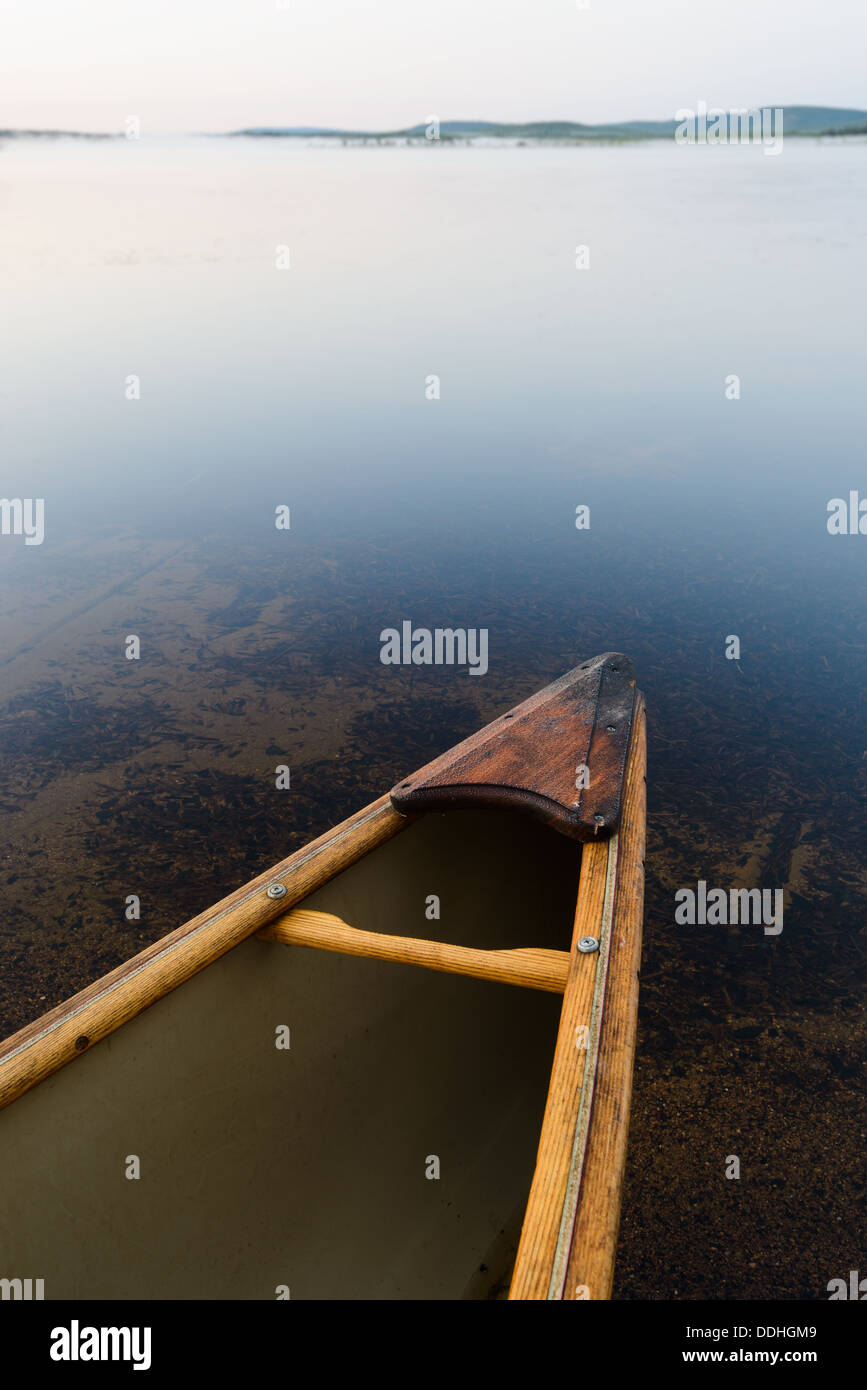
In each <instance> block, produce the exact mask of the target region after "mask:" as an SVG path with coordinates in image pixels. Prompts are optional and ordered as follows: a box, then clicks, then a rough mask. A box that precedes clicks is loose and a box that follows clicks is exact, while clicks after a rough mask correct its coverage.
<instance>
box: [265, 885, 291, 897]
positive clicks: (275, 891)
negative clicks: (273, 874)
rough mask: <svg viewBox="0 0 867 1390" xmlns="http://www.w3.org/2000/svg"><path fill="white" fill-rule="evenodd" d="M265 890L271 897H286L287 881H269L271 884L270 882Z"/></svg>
mask: <svg viewBox="0 0 867 1390" xmlns="http://www.w3.org/2000/svg"><path fill="white" fill-rule="evenodd" d="M265 891H266V893H267V895H268V897H269V898H285V896H286V884H285V883H269V884H268V887H267V888H266V890H265Z"/></svg>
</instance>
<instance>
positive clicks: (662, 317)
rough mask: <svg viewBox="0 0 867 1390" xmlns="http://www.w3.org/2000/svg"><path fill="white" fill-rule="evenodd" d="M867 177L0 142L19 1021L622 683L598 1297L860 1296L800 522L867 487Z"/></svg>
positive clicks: (810, 546)
mask: <svg viewBox="0 0 867 1390" xmlns="http://www.w3.org/2000/svg"><path fill="white" fill-rule="evenodd" d="M865 171H867V144H865V142H861V141H855V140H836V141H835V140H829V141H825V142H806V141H804V142H798V141H795V140H790V141H789V142H788V143H787V144H786V147H785V150H784V152H783V154H782V156H781V157H780V158H776V159H772V158H766V157H763V155H762V154H761V152H760V151H758V150H751V149H737V148H734V149H727V148H722V149H715V148H712V149H701V148H698V149H696V148H677V147H669V146H668V145H663V144H656V143H654V144H649V145H646V146H625V147H622V148H618V147H614V146H612V147H604V148H598V149H574V148H550V149H547V148H501V149H499V148H448V147H443V148H437V147H433V148H432V147H429V146H425V147H424V148H423V149H400V148H343V147H335V148H325V149H322V148H318V149H317V148H305V147H301V146H298V145H293V144H290V143H288V142H281V141H258V142H257V141H252V140H223V139H189V140H177V141H174V140H163V141H152V142H145V141H142V142H125V141H118V142H94V143H90V142H72V141H59V142H51V141H30V140H17V141H11V142H6V143H5V144H4V143H0V280H2V290H0V295H2V300H0V302H2V307H3V332H2V338H0V353H2V358H0V417H2V438H3V479H2V491H3V495H5V496H8V497H19V496H20V497H43V498H44V499H45V527H46V531H45V540H44V543H43V544H42V545H40V546H31V547H26V546H24V544H23V540H22V539H21V538H16V537H11V536H2V537H0V582H2V608H0V757H2V773H0V808H2V810H3V811H4V813H5V815H4V830H5V846H4V852H3V864H2V870H0V883H2V884H3V895H2V904H3V912H2V921H0V966H2V969H0V1033H2V1034H5V1033H7V1032H9V1031H11V1030H12V1029H13V1028H15V1027H18V1026H20V1025H21V1024H23V1023H24V1022H26V1021H28V1020H29V1019H31V1018H33V1017H35V1016H36V1015H38V1014H39V1013H41V1012H42V1011H44V1010H45V1009H46V1008H48V1007H50V1006H52V1005H53V1004H55V1003H57V1002H59V1001H60V1000H61V999H63V998H65V997H66V996H67V995H68V994H70V993H71V992H73V990H75V989H78V988H80V987H82V986H83V985H84V984H86V983H87V982H88V981H90V980H92V979H93V978H95V977H96V976H98V975H99V974H101V973H103V972H104V971H105V970H107V969H109V968H111V967H112V966H114V965H115V964H117V963H118V962H119V961H120V960H123V959H125V958H126V957H127V956H128V955H129V954H131V953H132V952H133V951H135V950H137V949H140V947H141V946H142V945H144V944H145V943H146V942H148V941H150V940H153V939H155V938H156V937H158V936H160V935H162V934H163V933H164V932H165V931H168V930H169V929H170V928H171V927H173V926H175V925H177V923H178V922H179V921H181V920H182V919H183V918H184V917H185V916H188V915H191V914H192V913H193V912H195V911H198V910H200V909H201V908H202V907H203V906H205V905H207V904H208V903H209V902H211V901H212V900H213V899H215V898H216V897H218V896H219V895H220V894H221V893H222V892H223V891H225V890H228V889H229V888H231V887H233V886H235V885H237V884H238V883H239V882H241V881H243V878H244V877H245V876H249V875H250V874H252V873H253V872H258V871H260V870H261V869H262V868H263V867H265V866H266V865H267V864H268V863H269V862H272V861H273V860H275V859H277V858H280V857H282V856H283V855H285V854H286V853H288V852H289V851H290V850H291V849H292V848H294V847H296V846H297V845H298V844H300V843H303V842H304V841H305V840H307V839H308V838H310V836H311V835H313V834H315V833H318V832H319V831H320V830H321V829H323V828H324V827H325V826H326V825H328V824H330V823H333V821H334V820H336V819H338V818H339V817H340V816H342V815H345V814H348V813H349V812H351V811H353V810H355V809H357V807H358V806H359V805H361V804H363V803H364V802H366V801H368V800H370V799H372V798H373V797H374V796H376V795H378V794H379V793H380V792H382V791H383V790H386V789H387V787H388V786H390V785H391V784H392V783H393V782H394V781H396V780H397V779H398V777H400V776H401V775H403V774H405V773H406V772H407V771H409V770H411V769H412V768H413V767H415V766H417V765H418V764H419V763H420V762H422V761H426V760H427V759H428V758H429V757H430V756H432V755H433V753H435V752H438V751H441V750H442V749H444V748H445V747H447V746H449V745H450V744H451V743H453V742H455V741H456V740H457V739H458V738H459V737H462V736H464V735H465V734H466V733H468V732H470V731H471V730H472V729H474V728H475V727H477V726H478V725H479V723H480V722H483V721H484V720H486V719H488V718H491V717H493V716H494V715H495V714H497V713H499V712H501V711H502V710H503V709H504V708H507V707H508V706H509V705H510V704H512V703H515V702H516V701H517V700H518V699H520V698H523V697H525V696H526V695H528V694H529V693H531V691H533V690H534V689H536V688H538V687H539V686H540V685H541V684H543V683H544V682H545V681H546V680H548V679H550V678H552V677H553V676H555V675H557V674H559V673H560V672H561V671H563V670H565V669H567V668H568V667H570V666H572V665H574V664H576V663H577V662H578V661H579V660H583V659H584V658H586V657H587V656H590V655H593V654H595V653H597V652H599V651H604V650H623V651H626V652H628V653H629V654H630V655H631V656H632V658H633V660H634V661H635V664H636V667H637V669H638V673H639V683H640V684H641V686H642V688H643V689H644V690H645V692H646V695H647V700H648V709H649V715H650V738H651V742H650V759H651V765H650V775H649V792H650V805H649V815H650V825H649V846H648V875H649V877H648V901H647V921H646V946H645V957H644V960H645V966H644V971H643V995H642V1013H641V1022H642V1027H641V1036H640V1043H639V1047H640V1051H639V1059H638V1066H637V1073H636V1096H635V1105H634V1113H633V1128H632V1138H631V1149H630V1160H629V1163H630V1166H629V1173H628V1184H627V1191H626V1195H625V1205H624V1221H623V1228H622V1249H621V1255H620V1259H619V1264H618V1275H617V1279H618V1282H617V1289H616V1292H617V1293H618V1295H619V1296H621V1297H631V1298H654V1297H673V1296H674V1297H690V1296H692V1297H746V1296H757V1297H785V1298H816V1297H823V1296H826V1295H825V1287H826V1285H827V1282H828V1280H829V1279H831V1278H834V1277H838V1276H841V1275H842V1276H847V1275H848V1271H849V1270H850V1269H855V1268H858V1267H859V1264H858V1261H859V1258H861V1259H863V1254H862V1251H863V1245H862V1220H861V1205H860V1201H861V1199H860V1189H861V1176H860V1174H861V1166H862V1160H861V1155H862V1154H863V1130H864V1118H865V1114H864V1102H863V1081H864V1073H863V1058H864V1056H865V1048H864V1041H865V1036H864V1035H865V1028H864V1018H863V1010H862V1000H863V987H864V980H865V953H867V938H865V927H864V922H865V920H867V918H865V907H867V871H865V867H864V856H863V849H862V847H863V839H864V830H863V820H864V805H865V789H867V738H865V734H864V714H865V700H864V694H863V687H864V676H865V655H864V652H865V649H864V611H865V602H864V600H865V590H867V582H865V575H867V537H863V536H847V537H831V536H829V535H828V533H827V529H826V517H827V512H826V508H827V503H828V501H829V499H831V498H832V497H848V493H849V491H850V489H860V491H861V493H862V495H863V496H865V497H867V469H865V464H864V445H863V440H864V434H865V393H864V388H863V381H864V376H865V365H867V363H865V357H867V353H865V346H864V335H863V327H862V319H863V304H864V300H865V289H867V255H865V251H867V218H865V203H867V179H865ZM578 245H586V246H588V247H589V251H590V267H589V269H587V270H582V271H579V270H576V268H575V249H576V246H578ZM280 246H288V248H289V257H290V268H289V269H288V270H281V269H278V268H277V267H276V265H275V256H276V254H277V248H278V247H280ZM730 374H737V375H738V376H739V377H740V380H741V398H740V399H739V400H729V399H727V398H726V394H725V381H726V378H727V377H728V376H729V375H730ZM133 375H134V376H137V377H138V378H139V379H140V399H138V400H128V399H127V398H126V383H127V380H128V378H129V377H131V376H133ZM431 375H436V376H437V377H438V378H439V382H440V399H438V400H428V399H426V380H427V379H428V378H429V377H430V376H431ZM278 504H286V505H288V506H290V507H291V514H292V526H291V531H290V532H277V531H276V530H275V528H274V524H273V518H274V508H275V507H276V506H277V505H278ZM579 504H586V505H588V506H589V507H590V516H591V524H590V529H589V530H588V531H577V530H576V529H575V525H574V516H575V508H576V506H578V505H579ZM403 618H411V619H413V621H414V622H415V623H417V624H419V625H422V626H428V627H435V626H471V627H486V628H488V630H489V633H490V639H489V640H490V671H489V673H488V674H487V675H486V676H485V677H484V678H481V679H470V678H469V677H468V676H467V674H466V672H465V671H464V672H460V671H456V670H454V669H448V668H420V669H416V670H414V671H412V672H410V671H408V670H406V669H401V668H386V667H383V666H382V665H381V663H380V662H379V633H380V630H381V629H382V628H383V627H386V626H391V625H393V624H397V623H399V622H400V620H401V619H403ZM128 633H136V634H138V635H139V636H140V638H141V642H142V659H141V660H140V661H139V662H128V661H126V660H125V659H124V656H123V642H124V638H125V637H126V635H127V634H128ZM730 634H736V635H738V636H739V637H740V640H741V659H740V661H729V660H726V658H725V641H726V638H727V637H728V636H729V635H730ZM278 762H287V763H289V764H290V765H291V767H292V772H293V789H292V792H291V793H289V794H278V793H276V792H275V791H274V789H273V768H274V766H275V764H276V763H278ZM699 878H704V879H706V880H707V881H708V882H710V883H712V884H720V885H724V886H726V887H728V886H747V887H748V886H764V887H784V888H785V890H786V915H785V927H784V931H783V933H782V935H781V936H779V937H777V938H765V937H763V936H762V935H761V933H760V932H758V931H757V930H756V929H754V928H730V929H725V928H710V927H705V928H698V927H695V928H688V927H687V928H677V927H675V926H674V893H675V891H676V889H677V888H679V887H682V886H689V885H690V884H692V885H695V882H696V880H697V879H699ZM130 893H136V894H138V895H140V897H141V900H142V919H141V921H139V922H134V923H130V922H127V921H126V920H125V919H124V913H123V908H124V900H125V898H126V895H127V894H130ZM729 1154H738V1155H739V1156H740V1158H741V1167H742V1177H741V1180H740V1181H739V1182H727V1181H725V1179H724V1178H723V1171H724V1167H725V1159H726V1156H727V1155H729Z"/></svg>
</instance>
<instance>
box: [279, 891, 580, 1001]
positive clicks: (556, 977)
mask: <svg viewBox="0 0 867 1390" xmlns="http://www.w3.org/2000/svg"><path fill="white" fill-rule="evenodd" d="M258 935H259V936H260V937H261V938H262V940H263V941H278V942H280V944H281V945H283V946H312V947H314V948H316V949H318V950H322V951H340V952H343V953H345V954H346V955H350V956H366V957H369V958H372V959H374V960H390V961H397V962H399V963H402V964H404V965H422V966H425V967H426V968H427V969H428V970H444V971H448V972H450V973H451V974H454V975H471V976H473V977H474V978H476V979H479V980H493V981H496V982H498V983H500V984H506V985H523V986H524V987H525V988H527V989H542V990H548V991H549V992H550V993H552V994H562V993H563V991H564V989H565V988H566V977H567V975H568V972H569V960H570V957H569V952H568V951H549V950H545V949H542V948H541V947H540V948H536V947H527V948H524V949H518V950H509V951H480V950H475V949H474V948H472V947H469V946H451V945H449V944H448V943H447V942H444V941H426V940H423V939H421V938H419V937H412V936H387V935H385V934H384V933H383V932H374V931H361V930H360V929H359V928H357V927H350V926H349V925H348V923H346V922H344V921H343V920H342V919H341V918H340V917H335V916H334V915H333V914H332V913H330V912H314V911H312V910H310V909H307V908H297V909H296V910H295V911H294V912H287V913H286V915H285V916H284V917H278V918H277V920H276V922H272V923H271V925H270V926H268V927H265V928H264V930H262V931H260V932H259V933H258Z"/></svg>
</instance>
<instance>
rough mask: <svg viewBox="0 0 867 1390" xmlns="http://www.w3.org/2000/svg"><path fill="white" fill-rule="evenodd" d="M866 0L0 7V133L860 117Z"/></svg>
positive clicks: (232, 0)
mask: <svg viewBox="0 0 867 1390" xmlns="http://www.w3.org/2000/svg"><path fill="white" fill-rule="evenodd" d="M865 53H867V0H821V2H820V0H724V3H723V0H720V3H718V4H711V3H703V0H366V2H365V0H0V129H9V128H19V129H20V128H37V129H52V128H54V129H76V130H94V131H117V130H121V129H123V127H124V123H125V122H126V120H127V118H128V117H130V116H136V117H137V118H138V119H139V120H140V122H141V127H142V133H143V134H146V133H147V132H148V131H150V132H153V133H157V132H162V131H184V130H207V131H214V130H231V129H237V128H239V127H243V126H251V125H313V126H336V127H348V128H352V129H367V130H388V129H397V128H400V127H404V126H407V125H412V124H416V123H418V122H420V121H426V120H427V119H428V118H429V117H431V116H437V117H439V119H440V120H466V119H481V120H500V121H525V120H546V119H555V120H578V121H587V122H599V121H608V120H620V119H623V120H628V119H634V118H646V119H657V120H663V119H670V118H672V117H673V115H674V112H675V111H676V110H678V109H679V108H682V107H690V108H694V107H696V106H697V104H698V102H699V101H706V102H707V104H708V106H715V107H723V108H725V109H729V108H733V107H746V106H754V105H785V104H807V105H822V106H849V107H858V108H867V76H865Z"/></svg>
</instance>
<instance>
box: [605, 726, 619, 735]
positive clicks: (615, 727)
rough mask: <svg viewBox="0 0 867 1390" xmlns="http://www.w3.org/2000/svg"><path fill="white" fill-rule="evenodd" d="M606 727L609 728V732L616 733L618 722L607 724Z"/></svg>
mask: <svg viewBox="0 0 867 1390" xmlns="http://www.w3.org/2000/svg"><path fill="white" fill-rule="evenodd" d="M605 727H606V729H607V730H608V732H609V734H616V733H617V725H616V724H606V725H605Z"/></svg>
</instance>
